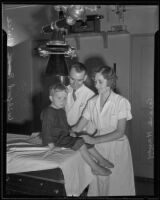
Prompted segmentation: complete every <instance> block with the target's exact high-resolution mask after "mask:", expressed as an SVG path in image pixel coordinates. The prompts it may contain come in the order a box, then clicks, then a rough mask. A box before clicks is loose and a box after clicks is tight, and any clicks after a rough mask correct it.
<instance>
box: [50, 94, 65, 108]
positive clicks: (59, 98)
mask: <svg viewBox="0 0 160 200" xmlns="http://www.w3.org/2000/svg"><path fill="white" fill-rule="evenodd" d="M50 100H51V102H52V104H53V105H54V107H56V108H63V107H64V106H65V104H66V100H67V93H66V91H53V92H52V93H51V95H50Z"/></svg>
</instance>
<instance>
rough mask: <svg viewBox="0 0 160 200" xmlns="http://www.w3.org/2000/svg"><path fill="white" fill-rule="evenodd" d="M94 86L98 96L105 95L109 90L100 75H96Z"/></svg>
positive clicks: (106, 82) (105, 81)
mask: <svg viewBox="0 0 160 200" xmlns="http://www.w3.org/2000/svg"><path fill="white" fill-rule="evenodd" d="M94 84H95V87H96V89H97V90H98V93H99V94H102V93H105V92H106V91H107V90H108V89H109V88H110V87H108V86H107V84H108V81H107V80H106V79H104V77H103V75H102V74H101V73H96V75H95V80H94Z"/></svg>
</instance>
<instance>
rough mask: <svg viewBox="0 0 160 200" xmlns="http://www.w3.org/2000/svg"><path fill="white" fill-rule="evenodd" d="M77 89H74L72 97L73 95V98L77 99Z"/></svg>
mask: <svg viewBox="0 0 160 200" xmlns="http://www.w3.org/2000/svg"><path fill="white" fill-rule="evenodd" d="M75 93H76V90H73V92H72V97H73V100H74V101H76V99H77V97H76V94H75Z"/></svg>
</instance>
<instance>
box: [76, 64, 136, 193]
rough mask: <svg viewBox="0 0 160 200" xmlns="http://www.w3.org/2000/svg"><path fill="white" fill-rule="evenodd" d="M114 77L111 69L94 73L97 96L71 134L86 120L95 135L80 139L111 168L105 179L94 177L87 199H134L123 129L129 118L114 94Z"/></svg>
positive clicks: (128, 110) (126, 103)
mask: <svg viewBox="0 0 160 200" xmlns="http://www.w3.org/2000/svg"><path fill="white" fill-rule="evenodd" d="M115 79H116V75H115V73H114V71H113V69H112V68H110V67H108V66H106V67H101V68H100V69H99V70H98V71H97V72H96V73H95V87H96V88H97V90H98V93H99V95H97V96H95V97H93V98H92V99H91V100H90V101H89V102H88V104H87V107H86V109H85V110H84V113H83V117H82V118H81V120H80V122H79V123H78V125H77V126H75V127H74V128H73V130H74V131H77V132H79V131H81V130H82V129H83V127H84V126H86V124H87V123H88V121H89V120H91V121H92V123H93V124H94V127H95V130H97V134H96V135H95V136H91V135H85V136H82V137H83V139H84V140H85V141H86V142H87V143H89V144H95V146H96V148H97V150H98V151H99V152H100V153H101V154H102V155H103V156H104V157H106V158H107V159H108V160H110V161H111V162H112V163H113V164H114V168H113V169H112V174H111V175H110V176H108V177H101V176H97V177H96V178H95V179H94V181H93V182H92V183H91V184H90V187H89V191H88V196H131V195H135V185H134V173H133V165H132V155H131V150H130V145H129V141H128V138H127V136H126V135H125V128H126V123H127V120H130V119H131V118H132V115H131V106H130V103H129V101H128V100H127V99H126V98H124V97H122V96H121V95H118V94H116V93H114V92H113V90H112V89H113V87H114V85H115V84H114V83H115Z"/></svg>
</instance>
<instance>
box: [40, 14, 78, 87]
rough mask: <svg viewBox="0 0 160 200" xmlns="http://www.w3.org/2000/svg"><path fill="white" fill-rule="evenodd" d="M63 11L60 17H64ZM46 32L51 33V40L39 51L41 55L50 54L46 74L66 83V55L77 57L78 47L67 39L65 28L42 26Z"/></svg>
mask: <svg viewBox="0 0 160 200" xmlns="http://www.w3.org/2000/svg"><path fill="white" fill-rule="evenodd" d="M62 14H63V13H62V12H59V18H60V19H61V18H63V16H62ZM42 30H43V32H44V33H51V40H49V41H47V42H46V43H45V44H43V45H41V46H39V48H38V51H39V53H40V55H41V56H43V57H45V56H49V60H48V63H47V67H46V71H45V73H46V75H47V76H51V75H54V76H56V77H58V79H59V81H61V82H62V83H63V84H66V79H67V78H68V66H67V63H66V60H65V57H69V58H71V59H72V58H73V57H76V49H75V48H74V47H71V46H70V45H69V44H67V42H66V41H65V37H64V35H65V31H64V29H57V28H56V29H55V28H54V29H52V26H45V27H42Z"/></svg>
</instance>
